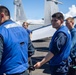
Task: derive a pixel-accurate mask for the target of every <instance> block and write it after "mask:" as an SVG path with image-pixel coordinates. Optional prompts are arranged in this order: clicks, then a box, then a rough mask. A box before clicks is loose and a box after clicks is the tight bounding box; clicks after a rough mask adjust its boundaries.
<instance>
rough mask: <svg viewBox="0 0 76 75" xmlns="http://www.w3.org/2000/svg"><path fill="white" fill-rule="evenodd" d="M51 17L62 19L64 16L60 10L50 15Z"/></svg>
mask: <svg viewBox="0 0 76 75" xmlns="http://www.w3.org/2000/svg"><path fill="white" fill-rule="evenodd" d="M52 18H57V19H59V20H64V16H63V14H62V13H61V12H57V13H54V14H53V15H52Z"/></svg>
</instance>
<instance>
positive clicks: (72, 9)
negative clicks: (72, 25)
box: [64, 5, 76, 19]
mask: <svg viewBox="0 0 76 75" xmlns="http://www.w3.org/2000/svg"><path fill="white" fill-rule="evenodd" d="M64 16H65V19H66V18H67V17H74V16H76V6H75V5H72V6H71V7H69V11H68V12H67V13H66V14H64Z"/></svg>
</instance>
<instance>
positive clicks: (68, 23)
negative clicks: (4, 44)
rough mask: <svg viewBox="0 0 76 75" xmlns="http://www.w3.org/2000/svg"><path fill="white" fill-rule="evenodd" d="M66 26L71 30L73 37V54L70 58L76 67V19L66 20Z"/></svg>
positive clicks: (69, 18)
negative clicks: (75, 22) (75, 24)
mask: <svg viewBox="0 0 76 75" xmlns="http://www.w3.org/2000/svg"><path fill="white" fill-rule="evenodd" d="M66 26H67V27H68V29H69V30H70V32H71V36H72V38H71V39H72V44H71V53H70V57H71V59H72V62H71V65H72V66H76V28H75V27H74V18H72V17H68V18H67V19H66Z"/></svg>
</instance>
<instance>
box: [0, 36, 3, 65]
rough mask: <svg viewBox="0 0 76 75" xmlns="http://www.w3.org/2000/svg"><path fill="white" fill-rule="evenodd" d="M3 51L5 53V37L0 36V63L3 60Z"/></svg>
mask: <svg viewBox="0 0 76 75" xmlns="http://www.w3.org/2000/svg"><path fill="white" fill-rule="evenodd" d="M2 53H3V38H2V36H0V65H1V60H2Z"/></svg>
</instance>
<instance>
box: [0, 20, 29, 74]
mask: <svg viewBox="0 0 76 75" xmlns="http://www.w3.org/2000/svg"><path fill="white" fill-rule="evenodd" d="M0 35H1V36H2V37H3V45H4V48H3V54H2V60H1V65H0V74H2V73H6V74H15V73H21V72H23V71H25V70H27V69H28V38H29V35H28V33H27V31H26V30H25V29H24V28H23V27H21V26H19V25H17V24H16V23H14V22H13V21H11V20H8V21H6V22H5V23H3V24H2V25H1V26H0Z"/></svg>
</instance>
